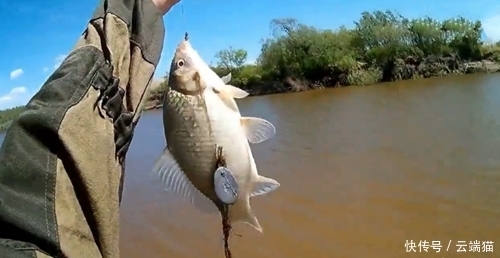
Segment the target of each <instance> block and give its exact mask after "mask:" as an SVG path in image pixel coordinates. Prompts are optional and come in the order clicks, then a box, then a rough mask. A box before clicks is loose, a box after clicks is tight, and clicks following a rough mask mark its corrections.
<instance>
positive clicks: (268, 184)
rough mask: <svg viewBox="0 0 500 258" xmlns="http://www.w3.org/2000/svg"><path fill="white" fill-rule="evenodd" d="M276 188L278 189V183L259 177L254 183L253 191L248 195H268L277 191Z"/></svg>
mask: <svg viewBox="0 0 500 258" xmlns="http://www.w3.org/2000/svg"><path fill="white" fill-rule="evenodd" d="M278 187H280V183H278V181H276V180H274V179H272V178H268V177H265V176H259V177H258V178H257V180H256V181H255V182H254V185H253V191H252V193H250V197H255V196H259V195H265V194H268V193H270V192H272V191H274V190H276V189H278Z"/></svg>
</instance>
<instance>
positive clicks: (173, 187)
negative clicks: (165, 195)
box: [153, 148, 217, 213]
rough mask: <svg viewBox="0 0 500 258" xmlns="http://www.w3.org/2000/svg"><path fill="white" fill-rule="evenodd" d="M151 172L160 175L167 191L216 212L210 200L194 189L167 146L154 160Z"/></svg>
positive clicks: (206, 210)
mask: <svg viewBox="0 0 500 258" xmlns="http://www.w3.org/2000/svg"><path fill="white" fill-rule="evenodd" d="M153 172H154V173H155V174H157V175H158V176H159V177H160V180H161V182H162V184H163V186H164V187H165V190H166V191H167V192H169V193H172V194H175V195H178V196H180V197H183V198H185V199H188V200H189V201H190V202H191V203H192V204H193V205H194V206H195V207H196V208H197V209H198V210H200V211H203V212H206V213H216V212H217V209H216V207H215V205H214V204H213V203H212V201H210V200H209V199H208V198H207V197H205V196H204V195H203V194H202V193H201V192H200V191H199V190H198V189H196V187H195V186H194V185H193V183H191V181H190V180H189V179H188V177H187V176H186V174H185V173H184V171H182V169H181V168H180V166H179V164H178V163H177V161H176V160H175V158H174V157H173V156H172V154H171V153H170V151H169V150H168V149H167V148H165V150H164V151H163V154H162V155H161V156H160V157H159V158H158V160H157V161H156V163H155V165H154V167H153Z"/></svg>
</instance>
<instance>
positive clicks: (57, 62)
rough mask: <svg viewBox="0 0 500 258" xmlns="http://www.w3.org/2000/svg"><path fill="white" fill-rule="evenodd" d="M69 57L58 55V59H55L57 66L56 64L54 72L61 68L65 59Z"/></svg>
mask: <svg viewBox="0 0 500 258" xmlns="http://www.w3.org/2000/svg"><path fill="white" fill-rule="evenodd" d="M67 56H68V55H58V56H57V57H56V58H55V64H54V70H55V69H57V68H59V66H60V65H61V64H62V62H63V61H64V59H65V58H66V57H67Z"/></svg>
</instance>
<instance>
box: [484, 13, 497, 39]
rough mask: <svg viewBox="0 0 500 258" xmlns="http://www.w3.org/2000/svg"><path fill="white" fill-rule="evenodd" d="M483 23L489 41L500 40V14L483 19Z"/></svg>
mask: <svg viewBox="0 0 500 258" xmlns="http://www.w3.org/2000/svg"><path fill="white" fill-rule="evenodd" d="M481 23H482V25H483V29H484V34H486V37H487V38H488V40H489V41H493V42H498V41H500V14H496V15H493V16H490V17H488V18H486V19H483V20H482V21H481Z"/></svg>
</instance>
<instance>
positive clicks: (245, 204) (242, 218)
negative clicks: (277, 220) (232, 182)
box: [228, 197, 262, 233]
mask: <svg viewBox="0 0 500 258" xmlns="http://www.w3.org/2000/svg"><path fill="white" fill-rule="evenodd" d="M228 214H229V221H230V222H231V223H232V224H234V223H238V222H243V223H246V224H248V225H250V226H252V227H253V228H255V230H257V231H259V232H260V233H262V227H261V226H260V223H259V220H258V219H257V217H256V216H255V215H254V214H253V211H252V208H250V198H249V197H246V198H240V199H238V201H237V202H236V203H234V204H233V205H231V207H230V208H229V212H228Z"/></svg>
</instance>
